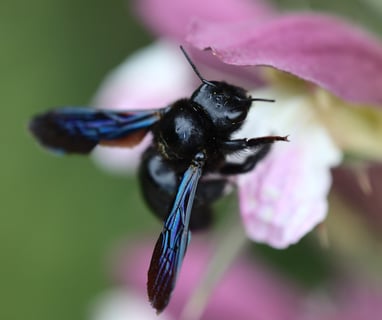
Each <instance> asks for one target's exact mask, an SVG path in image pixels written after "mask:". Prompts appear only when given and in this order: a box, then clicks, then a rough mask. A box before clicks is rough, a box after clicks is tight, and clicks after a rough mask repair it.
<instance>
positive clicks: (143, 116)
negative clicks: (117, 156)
mask: <svg viewBox="0 0 382 320" xmlns="http://www.w3.org/2000/svg"><path fill="white" fill-rule="evenodd" d="M160 116H161V109H159V110H146V111H142V110H140V111H127V112H121V111H111V110H96V109H91V108H76V107H64V108H59V109H56V110H52V111H48V112H46V113H44V114H41V115H38V116H36V117H34V118H33V119H32V121H31V122H30V124H29V129H30V131H31V132H32V133H33V135H34V136H35V137H36V139H37V140H38V141H39V142H40V143H41V144H42V145H43V146H44V147H46V148H48V149H50V150H52V151H56V152H58V153H82V154H87V153H89V152H90V151H91V150H92V149H93V148H94V147H95V146H96V145H97V144H103V145H114V146H125V147H132V146H134V145H136V144H138V143H139V142H140V141H141V140H142V139H143V137H144V136H145V135H146V133H147V131H148V130H149V129H150V127H151V126H152V125H153V124H154V123H156V122H157V121H158V120H159V119H160Z"/></svg>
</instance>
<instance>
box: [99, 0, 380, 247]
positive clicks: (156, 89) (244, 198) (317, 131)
mask: <svg viewBox="0 0 382 320" xmlns="http://www.w3.org/2000/svg"><path fill="white" fill-rule="evenodd" d="M219 3H220V2H218V1H211V2H205V1H203V2H202V1H199V0H192V1H191V0H187V1H182V2H179V1H175V0H142V1H139V2H137V11H138V13H139V15H140V17H141V18H142V20H143V21H144V22H145V23H146V24H147V26H148V27H149V28H152V29H153V31H154V32H155V33H156V34H157V35H159V36H160V39H159V41H158V42H157V43H156V44H154V45H152V46H151V47H149V48H147V49H144V50H143V51H141V52H140V53H138V54H137V55H136V56H135V57H133V58H131V59H129V60H128V61H127V62H126V63H125V64H124V65H123V66H122V67H120V68H119V69H118V70H117V71H115V72H114V73H113V74H111V76H110V77H109V78H108V80H107V81H106V82H105V83H104V85H103V86H102V87H101V90H100V93H99V94H98V96H97V98H96V102H97V106H99V107H101V106H102V107H111V108H116V107H117V108H125V109H129V108H131V109H137V108H139V107H142V108H145V107H148V108H152V107H154V106H158V107H161V106H163V105H166V104H168V103H171V102H172V101H173V100H175V99H176V98H180V97H183V96H187V95H189V94H190V93H191V92H192V90H193V89H194V88H195V87H196V85H195V84H193V81H197V79H196V77H195V76H194V75H193V74H192V70H191V69H190V68H189V66H187V63H186V62H185V61H183V60H182V55H181V53H180V51H179V49H178V45H179V44H180V43H181V44H182V43H185V42H186V41H187V42H188V44H190V45H191V46H193V49H191V48H190V52H192V54H193V57H194V60H195V63H196V65H197V66H198V67H199V69H201V73H202V74H203V75H204V76H205V77H206V78H210V77H214V78H215V77H216V78H219V79H224V80H227V81H230V82H233V83H235V84H239V85H243V86H245V88H246V89H252V90H251V95H252V96H254V97H263V98H274V99H276V100H277V103H275V104H273V105H265V104H261V103H258V104H256V106H255V107H254V108H252V109H251V112H250V115H249V117H248V121H247V123H246V125H245V127H244V128H243V130H241V132H238V133H237V136H241V137H256V136H260V135H267V134H270V133H272V134H279V135H287V134H289V138H290V141H291V142H290V143H288V144H277V145H275V146H274V147H273V149H272V151H271V153H270V154H269V155H268V156H267V157H266V158H265V160H263V161H262V162H261V163H260V164H259V165H258V166H257V168H256V169H255V170H253V171H252V172H250V173H248V174H246V175H241V176H239V177H238V178H237V180H236V182H237V185H238V193H239V199H240V213H241V216H242V219H243V223H244V227H245V230H246V232H247V235H248V236H249V237H250V238H251V239H253V240H255V241H259V242H265V243H268V244H269V245H271V246H274V247H276V248H284V247H287V246H289V245H290V244H292V243H296V242H297V241H299V239H301V237H303V236H304V235H305V234H306V233H308V232H309V231H311V230H312V229H313V228H314V227H315V226H316V225H317V224H318V223H320V222H322V221H323V220H324V219H325V216H326V214H327V211H328V201H327V195H328V193H329V190H330V187H331V183H332V178H331V173H330V170H331V168H333V167H335V166H337V165H339V164H340V163H341V161H342V156H343V154H351V155H356V156H357V157H359V158H362V159H373V160H376V161H380V160H381V159H382V148H380V141H381V138H382V129H381V128H382V112H381V110H380V109H378V108H375V107H370V105H374V106H376V105H382V90H381V88H382V44H381V43H380V41H378V39H376V38H375V37H373V36H372V35H370V34H368V33H366V31H363V30H361V29H360V28H358V27H355V26H353V25H350V24H349V23H347V22H345V21H343V20H342V19H340V18H338V17H335V16H328V15H323V14H313V13H299V14H284V15H281V14H277V13H275V12H274V11H273V10H272V8H270V7H269V6H268V5H267V4H266V3H265V2H262V1H249V0H230V1H225V3H224V6H221V5H219ZM195 48H197V49H200V50H204V49H209V51H207V52H204V51H199V50H197V49H195ZM211 53H212V55H211ZM222 62H223V63H222ZM254 66H263V67H262V68H254ZM264 66H266V67H267V68H265V67H264ZM284 72H286V73H284ZM219 79H218V80H219ZM259 83H264V85H263V86H261V87H259ZM116 151H118V152H119V150H114V151H113V155H112V156H110V154H109V151H105V150H101V149H99V150H97V152H96V154H95V157H96V159H98V160H97V161H98V162H101V163H105V162H106V163H107V165H108V167H109V168H110V167H111V168H113V170H115V168H118V169H119V170H120V171H121V169H122V170H125V169H126V168H127V167H129V164H130V163H133V162H134V161H133V158H135V159H136V155H137V152H136V150H129V151H124V152H125V154H116Z"/></svg>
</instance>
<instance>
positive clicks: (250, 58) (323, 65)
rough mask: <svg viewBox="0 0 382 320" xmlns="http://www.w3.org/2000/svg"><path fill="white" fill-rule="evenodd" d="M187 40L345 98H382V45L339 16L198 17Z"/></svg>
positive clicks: (378, 101)
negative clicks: (218, 20)
mask: <svg viewBox="0 0 382 320" xmlns="http://www.w3.org/2000/svg"><path fill="white" fill-rule="evenodd" d="M188 41H189V42H190V43H191V44H193V45H195V46H196V47H198V48H200V49H206V48H211V49H212V51H213V53H214V54H215V55H216V56H217V57H218V58H220V59H221V60H222V61H223V62H225V63H228V64H234V65H266V66H271V67H274V68H276V69H279V70H282V71H286V72H289V73H292V74H294V75H296V76H298V77H300V78H302V79H304V80H307V81H311V82H313V83H315V84H317V85H319V86H321V87H323V88H325V89H327V90H329V91H331V92H332V93H334V94H335V95H337V96H339V97H341V98H343V99H345V100H349V101H352V102H359V103H369V104H381V103H382V90H381V89H382V44H381V42H380V41H379V40H378V39H376V38H374V37H372V36H371V35H369V34H366V32H364V31H362V30H360V29H359V28H356V27H355V26H352V25H350V24H349V23H346V22H344V21H343V20H341V19H340V18H336V17H333V16H327V15H322V14H312V13H304V14H289V15H284V16H279V17H278V18H275V19H272V20H269V21H266V22H263V23H259V22H258V21H242V22H241V23H235V24H234V23H231V24H229V23H214V22H210V21H201V20H200V21H196V22H195V23H194V24H193V27H192V28H191V31H190V33H189V36H188Z"/></svg>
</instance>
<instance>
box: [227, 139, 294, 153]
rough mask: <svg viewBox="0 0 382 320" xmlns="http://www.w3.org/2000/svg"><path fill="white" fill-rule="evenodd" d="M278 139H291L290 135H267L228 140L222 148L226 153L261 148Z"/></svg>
mask: <svg viewBox="0 0 382 320" xmlns="http://www.w3.org/2000/svg"><path fill="white" fill-rule="evenodd" d="M276 141H289V140H288V136H283V137H282V136H266V137H259V138H252V139H235V140H227V141H224V142H223V143H222V149H223V150H224V151H225V152H226V153H230V152H236V151H241V150H245V149H250V148H259V147H262V146H264V145H268V144H272V143H273V142H276Z"/></svg>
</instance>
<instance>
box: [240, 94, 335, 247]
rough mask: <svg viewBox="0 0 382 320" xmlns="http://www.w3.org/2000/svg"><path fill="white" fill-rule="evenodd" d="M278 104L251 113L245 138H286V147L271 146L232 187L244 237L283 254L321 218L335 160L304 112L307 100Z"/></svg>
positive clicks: (321, 131)
mask: <svg viewBox="0 0 382 320" xmlns="http://www.w3.org/2000/svg"><path fill="white" fill-rule="evenodd" d="M256 96H258V94H257V95H256ZM262 96H264V94H263V95H262ZM267 96H272V95H270V94H269V93H268V95H267ZM273 96H276V94H274V95H273ZM279 101H283V105H277V104H275V105H272V106H264V107H263V106H262V105H259V106H257V107H256V108H255V109H253V110H251V113H250V117H251V118H250V119H249V120H250V121H249V123H248V124H247V125H246V128H244V130H245V131H247V133H246V134H245V135H246V136H247V137H252V136H261V135H267V134H269V133H273V134H280V135H285V134H289V138H290V141H291V142H289V143H281V142H280V143H277V144H275V145H274V146H273V147H272V150H271V152H270V154H269V155H268V156H267V157H266V158H265V159H264V160H262V161H261V162H260V163H259V164H258V165H257V167H256V168H255V169H254V170H253V171H251V172H250V173H248V174H245V175H241V176H239V177H238V185H239V199H240V211H241V215H242V218H243V222H244V226H245V229H246V232H247V234H248V236H249V237H250V238H251V239H253V240H255V241H258V242H264V243H267V244H269V245H271V246H273V247H275V248H285V247H287V246H289V245H290V244H293V243H296V242H297V241H298V240H300V239H301V238H302V237H303V236H304V235H305V234H306V233H308V232H309V231H311V230H312V229H313V228H314V227H315V226H316V225H317V224H318V223H320V222H321V221H322V220H323V219H324V218H325V216H326V213H327V207H328V204H327V199H326V198H327V194H328V192H329V189H330V186H331V174H330V168H331V167H332V166H334V165H337V164H338V163H339V161H340V159H341V154H340V152H339V150H338V149H337V148H336V147H335V146H334V144H333V143H332V141H331V139H330V137H329V135H328V133H327V132H326V130H325V129H324V128H323V127H322V126H320V124H318V123H316V122H315V120H314V115H313V113H312V112H309V111H312V108H309V107H308V106H307V105H306V102H307V101H308V99H304V98H301V97H297V98H290V99H289V100H288V99H287V98H286V97H284V98H280V100H279ZM252 119H254V120H255V121H256V123H257V124H258V125H257V126H255V125H254V124H253V122H252V121H251V120H252ZM297 119H298V121H296V120H297ZM254 128H255V129H254ZM249 132H252V134H251V135H250V136H249Z"/></svg>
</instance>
